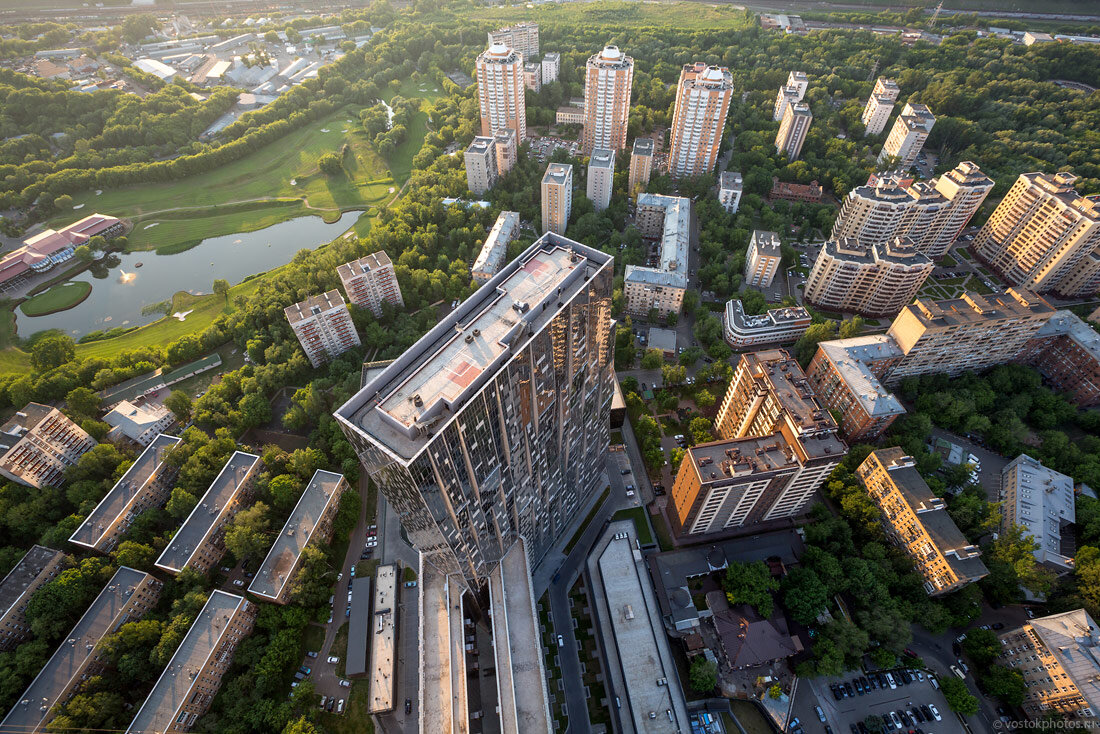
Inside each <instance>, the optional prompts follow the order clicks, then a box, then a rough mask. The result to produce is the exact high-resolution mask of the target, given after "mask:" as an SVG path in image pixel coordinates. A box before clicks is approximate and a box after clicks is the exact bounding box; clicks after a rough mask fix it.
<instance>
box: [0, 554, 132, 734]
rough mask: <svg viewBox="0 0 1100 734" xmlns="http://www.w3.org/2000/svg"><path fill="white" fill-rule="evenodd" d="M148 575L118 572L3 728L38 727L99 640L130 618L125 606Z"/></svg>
mask: <svg viewBox="0 0 1100 734" xmlns="http://www.w3.org/2000/svg"><path fill="white" fill-rule="evenodd" d="M148 577H149V574H147V573H143V572H142V571H137V570H135V569H132V568H128V567H126V566H122V567H121V568H119V569H118V571H116V572H115V575H114V576H112V577H111V580H110V581H108V582H107V586H106V587H104V589H103V591H101V592H100V593H99V596H97V597H96V598H95V601H93V602H92V605H91V606H90V607H88V611H86V612H84V616H82V617H81V618H80V621H79V622H77V623H76V626H75V627H73V629H72V631H71V632H69V634H68V636H67V637H66V638H65V641H64V642H62V643H61V646H60V647H58V648H57V652H55V653H54V654H53V656H52V657H51V658H50V660H49V662H47V663H46V665H45V666H44V667H43V668H42V670H40V671H39V672H38V675H36V676H35V678H34V680H33V681H31V684H30V685H29V686H28V687H27V690H26V691H24V692H23V695H21V696H20V697H19V701H18V702H17V703H16V704H15V705H14V706H13V707H12V709H11V711H9V712H8V715H7V716H6V717H4V720H3V721H2V722H0V731H4V732H32V731H36V730H37V727H38V726H39V725H40V724H41V723H42V720H43V719H44V718H45V717H46V715H47V714H48V713H49V710H50V709H51V708H52V707H53V706H54V704H56V703H58V699H59V698H60V697H61V695H62V694H63V693H64V692H65V690H66V689H67V688H68V686H69V682H70V681H71V680H72V679H73V677H74V676H76V675H79V673H80V671H81V670H82V669H83V667H84V664H85V663H86V662H87V660H88V658H90V657H91V656H92V652H93V651H94V650H95V646H96V645H98V644H99V641H100V640H102V639H103V638H104V637H105V636H106V635H108V634H110V633H112V632H114V631H115V630H116V629H118V627H119V626H120V625H122V624H123V623H124V622H126V621H127V618H126V617H125V616H124V615H123V614H122V610H123V609H124V608H125V606H126V604H127V603H128V602H129V601H130V596H131V595H132V594H133V593H134V589H135V588H136V587H137V585H138V584H140V583H141V582H142V581H144V580H145V579H146V578H148Z"/></svg>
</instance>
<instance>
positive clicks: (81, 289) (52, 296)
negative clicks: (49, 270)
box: [19, 280, 92, 316]
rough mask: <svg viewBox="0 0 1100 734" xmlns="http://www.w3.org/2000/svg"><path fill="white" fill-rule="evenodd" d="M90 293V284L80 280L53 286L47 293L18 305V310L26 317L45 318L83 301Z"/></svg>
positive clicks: (44, 292)
mask: <svg viewBox="0 0 1100 734" xmlns="http://www.w3.org/2000/svg"><path fill="white" fill-rule="evenodd" d="M91 292H92V284H91V283H85V282H84V281H82V280H78V281H71V282H69V283H62V284H61V285H55V286H54V287H53V288H50V289H49V290H48V291H43V292H42V293H39V294H38V295H37V296H33V297H31V298H28V299H27V300H26V301H23V302H22V303H21V304H19V308H20V310H21V311H22V312H23V313H25V314H26V315H27V316H45V315H46V314H48V313H57V312H58V311H64V310H65V309H67V308H72V307H73V306H75V305H76V304H78V303H80V302H81V301H83V300H84V299H85V298H87V297H88V294H89V293H91Z"/></svg>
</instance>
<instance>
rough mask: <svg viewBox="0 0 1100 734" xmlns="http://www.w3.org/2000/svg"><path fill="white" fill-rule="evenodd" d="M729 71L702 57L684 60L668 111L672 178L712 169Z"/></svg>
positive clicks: (728, 91) (730, 92)
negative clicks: (711, 64) (669, 116)
mask: <svg viewBox="0 0 1100 734" xmlns="http://www.w3.org/2000/svg"><path fill="white" fill-rule="evenodd" d="M731 96H733V75H731V74H730V72H729V69H725V68H719V67H717V66H710V67H708V66H707V65H706V64H704V63H703V62H702V61H696V62H695V63H694V64H684V68H683V69H682V70H681V71H680V85H679V87H678V88H677V90H676V108H675V110H674V111H673V114H672V145H671V147H670V149H669V155H668V170H669V173H670V174H671V175H672V177H673V178H682V177H684V176H701V175H703V174H704V173H710V172H711V171H713V170H714V163H715V161H716V160H717V158H718V148H719V147H720V146H721V144H722V130H723V128H725V126H726V113H727V112H728V111H729V106H730V97H731Z"/></svg>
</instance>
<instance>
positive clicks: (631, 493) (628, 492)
mask: <svg viewBox="0 0 1100 734" xmlns="http://www.w3.org/2000/svg"><path fill="white" fill-rule="evenodd" d="M626 496H627V497H633V496H634V490H633V489H628V490H626Z"/></svg>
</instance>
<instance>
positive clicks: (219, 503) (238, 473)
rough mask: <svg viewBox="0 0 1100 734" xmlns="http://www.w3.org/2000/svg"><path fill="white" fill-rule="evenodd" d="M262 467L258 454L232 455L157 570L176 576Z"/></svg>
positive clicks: (166, 552) (173, 541)
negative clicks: (258, 467) (256, 471)
mask: <svg viewBox="0 0 1100 734" xmlns="http://www.w3.org/2000/svg"><path fill="white" fill-rule="evenodd" d="M259 463H260V457H259V456H256V455H255V454H247V453H245V452H244V451H234V452H233V455H232V456H230V457H229V461H227V462H225V466H223V467H222V470H221V471H220V472H218V476H217V477H215V478H214V482H213V483H212V484H211V485H210V488H209V489H207V490H206V493H205V494H204V495H203V496H202V499H200V500H199V502H198V504H197V505H195V508H194V509H193V510H191V514H190V515H188V516H187V519H186V520H184V522H183V525H181V526H180V529H179V530H177V531H176V534H175V535H173V536H172V540H171V541H170V542H169V543H168V547H167V548H165V549H164V552H163V553H161V554H160V558H158V559H157V564H156V565H157V568H163V569H164V570H165V571H173V572H175V573H179V572H180V571H182V570H183V568H184V566H186V565H187V563H188V561H190V560H191V556H193V555H194V554H195V551H196V550H197V549H198V548H199V546H200V545H202V543H203V542H204V541H205V540H206V536H207V535H209V534H210V531H211V530H213V528H214V526H215V525H216V524H217V522H218V519H219V518H220V517H221V516H222V515H223V514H225V512H226V510H227V509H228V507H229V504H230V502H231V501H232V500H233V498H234V497H236V496H237V492H239V491H240V489H241V486H242V485H243V484H244V483H245V482H246V481H247V480H248V478H249V476H250V475H251V474H252V471H253V469H255V468H256V466H257V465H258V464H259Z"/></svg>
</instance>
